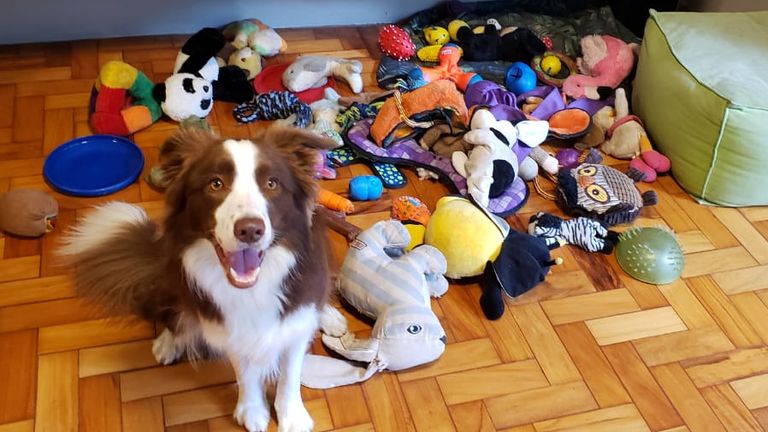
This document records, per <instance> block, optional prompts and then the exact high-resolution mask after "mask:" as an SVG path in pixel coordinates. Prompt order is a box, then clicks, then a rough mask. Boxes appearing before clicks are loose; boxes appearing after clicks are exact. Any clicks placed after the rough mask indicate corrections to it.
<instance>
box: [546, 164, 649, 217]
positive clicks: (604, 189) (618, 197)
mask: <svg viewBox="0 0 768 432" xmlns="http://www.w3.org/2000/svg"><path fill="white" fill-rule="evenodd" d="M601 161H602V157H601V156H600V154H599V153H598V152H597V151H595V150H594V149H592V150H590V153H589V155H588V156H587V158H586V159H585V161H584V163H582V164H581V165H578V166H577V167H576V168H572V169H562V170H560V172H559V173H558V177H557V181H558V185H557V203H558V205H559V206H560V207H561V208H562V209H563V211H564V212H566V213H567V214H569V215H570V216H574V217H578V216H586V217H589V218H592V219H596V220H598V221H600V222H603V223H604V224H606V225H608V226H612V225H617V224H623V223H629V222H632V221H633V220H635V218H637V216H638V215H639V214H640V209H641V208H643V207H645V206H649V205H654V204H656V201H657V197H656V192H654V191H646V192H643V193H642V194H641V193H640V191H639V190H637V187H636V186H635V182H638V181H640V180H642V179H643V176H644V175H643V173H642V172H640V171H638V170H636V169H633V168H630V169H629V171H627V173H626V174H624V173H622V172H621V171H619V170H617V169H615V168H611V167H609V166H605V165H601V164H600V162H601Z"/></svg>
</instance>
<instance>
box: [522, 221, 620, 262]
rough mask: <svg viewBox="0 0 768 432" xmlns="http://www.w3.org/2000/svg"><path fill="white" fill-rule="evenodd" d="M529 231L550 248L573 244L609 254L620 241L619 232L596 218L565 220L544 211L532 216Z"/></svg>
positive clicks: (591, 250)
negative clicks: (609, 228)
mask: <svg viewBox="0 0 768 432" xmlns="http://www.w3.org/2000/svg"><path fill="white" fill-rule="evenodd" d="M528 233H529V234H530V235H533V236H536V237H541V238H542V239H544V241H545V242H546V244H547V247H549V248H550V249H555V248H557V247H560V246H563V245H566V244H572V245H576V246H579V247H581V248H582V249H584V250H586V251H587V252H601V253H604V254H609V253H611V252H612V251H613V247H614V246H615V245H616V243H617V242H618V233H616V232H615V231H610V230H608V229H607V228H605V226H603V224H601V223H600V222H598V221H596V220H594V219H589V218H586V217H578V218H575V219H570V220H563V219H561V218H559V217H557V216H555V215H553V214H550V213H544V212H539V213H536V214H535V215H533V216H531V219H530V220H529V221H528Z"/></svg>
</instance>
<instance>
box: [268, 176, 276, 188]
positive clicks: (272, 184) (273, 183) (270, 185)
mask: <svg viewBox="0 0 768 432" xmlns="http://www.w3.org/2000/svg"><path fill="white" fill-rule="evenodd" d="M267 188H268V189H270V190H275V189H277V179H276V178H275V177H270V178H269V179H267Z"/></svg>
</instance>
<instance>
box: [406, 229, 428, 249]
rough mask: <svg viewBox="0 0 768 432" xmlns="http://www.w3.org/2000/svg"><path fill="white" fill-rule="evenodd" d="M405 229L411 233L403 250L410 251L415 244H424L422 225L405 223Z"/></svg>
mask: <svg viewBox="0 0 768 432" xmlns="http://www.w3.org/2000/svg"><path fill="white" fill-rule="evenodd" d="M405 229H407V230H408V234H410V235H411V242H410V243H408V246H406V248H405V250H406V251H407V252H410V251H411V250H413V248H415V247H416V246H419V245H422V244H424V231H425V230H426V228H424V225H420V224H405Z"/></svg>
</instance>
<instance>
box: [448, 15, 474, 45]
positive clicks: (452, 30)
mask: <svg viewBox="0 0 768 432" xmlns="http://www.w3.org/2000/svg"><path fill="white" fill-rule="evenodd" d="M462 27H469V24H467V23H465V22H464V21H462V20H459V19H456V20H453V21H451V22H449V23H448V35H449V36H450V37H451V40H452V41H454V42H458V41H459V38H458V37H457V36H456V35H457V34H458V33H459V29H460V28H462Z"/></svg>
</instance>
